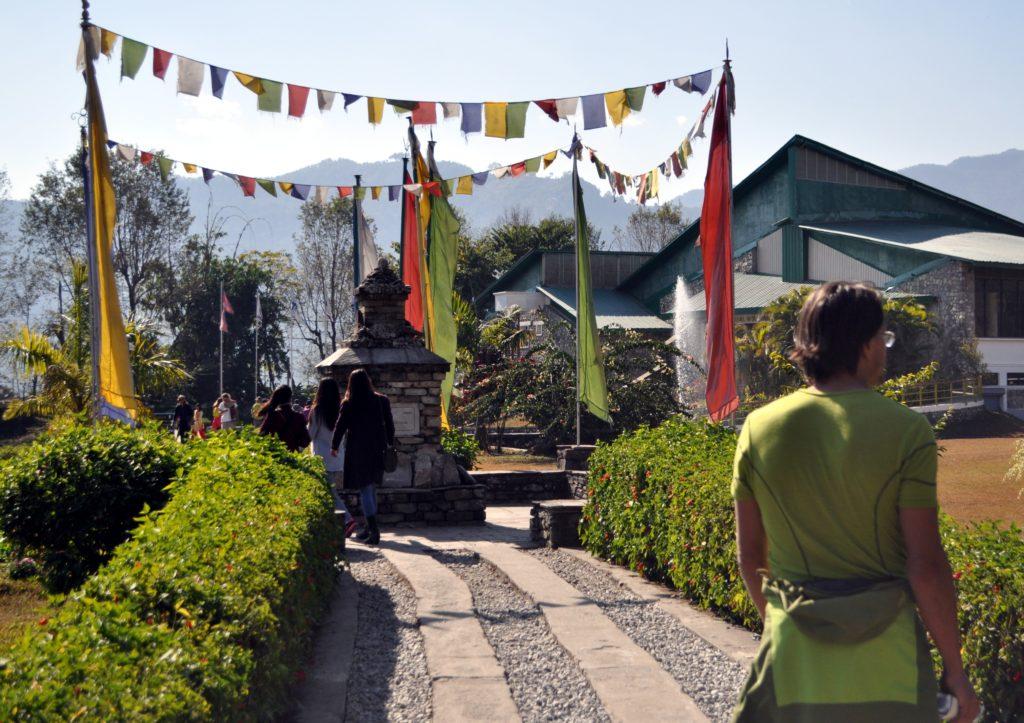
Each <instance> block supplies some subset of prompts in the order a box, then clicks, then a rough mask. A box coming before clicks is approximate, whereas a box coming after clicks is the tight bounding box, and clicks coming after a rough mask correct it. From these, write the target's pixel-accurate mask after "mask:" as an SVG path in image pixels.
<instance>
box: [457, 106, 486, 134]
mask: <svg viewBox="0 0 1024 723" xmlns="http://www.w3.org/2000/svg"><path fill="white" fill-rule="evenodd" d="M483 110H484V104H483V103H463V104H462V126H461V128H462V132H463V133H479V132H480V131H481V130H483V127H484V126H483Z"/></svg>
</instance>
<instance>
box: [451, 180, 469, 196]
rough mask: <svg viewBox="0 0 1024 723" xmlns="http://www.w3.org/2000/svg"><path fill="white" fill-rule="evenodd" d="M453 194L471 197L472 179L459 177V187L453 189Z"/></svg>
mask: <svg viewBox="0 0 1024 723" xmlns="http://www.w3.org/2000/svg"><path fill="white" fill-rule="evenodd" d="M455 193H458V194H461V195H463V196H472V195H473V177H472V176H459V185H457V186H456V187H455Z"/></svg>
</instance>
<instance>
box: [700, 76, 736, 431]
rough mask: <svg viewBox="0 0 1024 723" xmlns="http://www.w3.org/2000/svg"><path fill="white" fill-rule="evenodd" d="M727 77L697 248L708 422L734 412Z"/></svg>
mask: <svg viewBox="0 0 1024 723" xmlns="http://www.w3.org/2000/svg"><path fill="white" fill-rule="evenodd" d="M732 92H733V85H732V76H731V74H730V72H729V69H728V65H727V66H726V70H725V73H724V74H723V75H722V80H721V81H720V82H719V84H718V97H717V99H716V101H715V121H714V126H713V127H712V129H711V148H710V153H709V155H708V173H707V176H706V177H705V179H704V207H703V209H702V210H701V214H700V244H701V254H702V257H703V261H704V300H705V304H706V307H705V308H707V314H708V329H707V369H708V388H707V393H706V395H705V399H706V401H707V405H708V414H709V416H710V417H711V420H712V421H713V422H720V421H722V420H723V419H725V418H726V417H728V416H729V415H730V414H732V413H733V412H735V411H736V408H737V407H739V397H738V396H737V394H736V352H735V345H734V339H733V288H732V138H731V129H730V123H729V116H730V115H731V113H730V111H731V110H732V108H733V98H732Z"/></svg>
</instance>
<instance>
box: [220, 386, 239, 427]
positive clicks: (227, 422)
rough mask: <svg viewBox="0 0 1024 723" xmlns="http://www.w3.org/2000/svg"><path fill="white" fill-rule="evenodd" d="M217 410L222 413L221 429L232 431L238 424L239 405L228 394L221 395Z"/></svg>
mask: <svg viewBox="0 0 1024 723" xmlns="http://www.w3.org/2000/svg"><path fill="white" fill-rule="evenodd" d="M217 409H218V410H219V411H220V428H221V429H231V428H233V427H234V426H235V425H236V424H237V423H238V404H237V403H236V402H235V400H234V399H232V398H231V395H230V394H228V393H227V392H224V393H223V394H221V395H220V401H218V402H217Z"/></svg>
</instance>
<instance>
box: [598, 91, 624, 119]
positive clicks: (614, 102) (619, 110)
mask: <svg viewBox="0 0 1024 723" xmlns="http://www.w3.org/2000/svg"><path fill="white" fill-rule="evenodd" d="M604 104H605V105H606V106H608V115H610V116H611V118H612V123H614V124H615V125H617V126H620V125H622V121H623V120H625V118H626V116H628V115H629V104H628V103H627V102H626V91H624V90H613V91H611V92H610V93H605V94H604Z"/></svg>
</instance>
